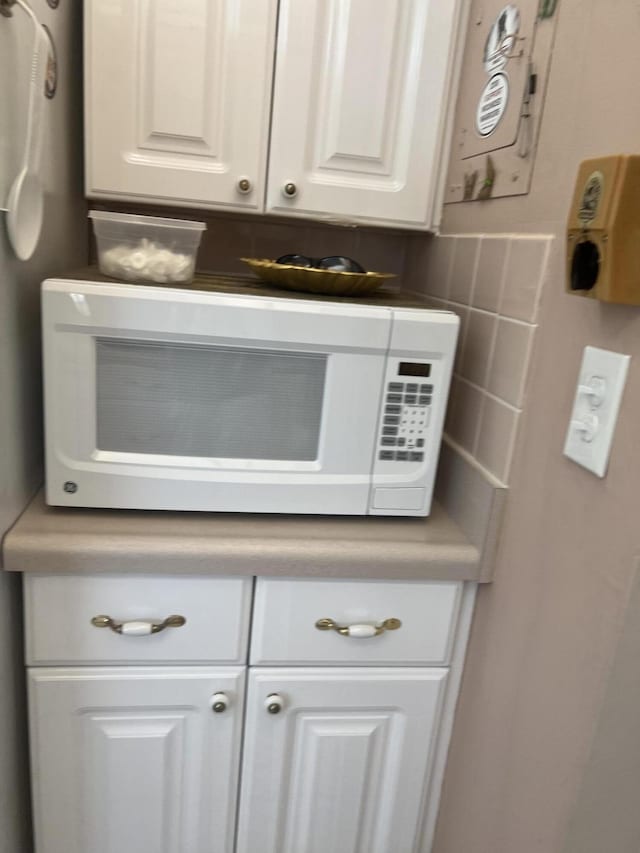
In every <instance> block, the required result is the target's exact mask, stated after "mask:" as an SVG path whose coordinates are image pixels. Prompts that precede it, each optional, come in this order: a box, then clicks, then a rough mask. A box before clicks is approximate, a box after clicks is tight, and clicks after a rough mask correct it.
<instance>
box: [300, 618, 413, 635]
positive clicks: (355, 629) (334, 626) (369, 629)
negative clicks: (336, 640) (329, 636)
mask: <svg viewBox="0 0 640 853" xmlns="http://www.w3.org/2000/svg"><path fill="white" fill-rule="evenodd" d="M401 626H402V622H401V621H400V620H399V619H385V620H384V621H383V622H380V623H379V624H378V625H367V624H362V625H338V623H337V622H334V621H333V619H318V621H317V622H316V628H317V629H318V631H337V632H338V634H342V636H343V637H356V638H357V639H363V640H366V639H367V638H368V637H378V636H379V635H380V634H384V632H385V631H397V630H398V628H400V627H401Z"/></svg>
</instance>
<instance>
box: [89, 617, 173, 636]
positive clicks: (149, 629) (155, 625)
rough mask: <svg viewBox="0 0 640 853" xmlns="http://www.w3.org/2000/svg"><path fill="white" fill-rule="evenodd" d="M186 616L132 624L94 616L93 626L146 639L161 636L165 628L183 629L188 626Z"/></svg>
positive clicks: (144, 620)
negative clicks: (153, 635) (147, 636)
mask: <svg viewBox="0 0 640 853" xmlns="http://www.w3.org/2000/svg"><path fill="white" fill-rule="evenodd" d="M186 623H187V620H186V619H185V618H184V616H167V618H166V619H163V620H162V622H150V621H149V620H148V619H140V620H134V621H131V622H116V620H115V619H112V618H111V616H94V617H93V619H92V620H91V624H92V625H93V626H94V627H95V628H111V630H112V631H115V633H116V634H127V635H129V636H134V637H136V636H137V637H144V636H146V635H148V634H159V633H160V631H164V629H165V628H181V627H182V626H183V625H186Z"/></svg>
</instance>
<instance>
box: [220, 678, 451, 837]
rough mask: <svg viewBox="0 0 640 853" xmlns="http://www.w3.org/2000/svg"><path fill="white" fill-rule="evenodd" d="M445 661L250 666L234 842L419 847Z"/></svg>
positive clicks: (443, 682) (441, 695)
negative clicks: (440, 664)
mask: <svg viewBox="0 0 640 853" xmlns="http://www.w3.org/2000/svg"><path fill="white" fill-rule="evenodd" d="M447 674H448V670H447V669H445V668H441V669H426V668H420V669H418V668H402V669H398V668H393V669H390V668H384V669H378V668H376V669H371V668H367V669H364V668H357V669H356V668H353V669H352V668H340V669H337V668H313V669H310V668H309V669H306V668H305V669H303V668H299V669H291V668H289V669H270V668H269V669H261V670H253V671H252V672H251V675H250V680H249V690H248V695H247V703H248V704H247V721H246V732H245V748H244V759H243V771H242V788H241V799H240V817H239V826H238V846H237V853H257V851H260V853H413V851H415V850H416V849H417V839H418V838H419V834H420V830H421V823H422V821H421V818H422V813H423V805H424V801H425V797H426V796H427V794H428V786H429V781H430V777H431V769H432V763H433V752H434V744H435V740H436V735H437V727H438V720H439V716H440V709H441V706H442V701H443V694H444V687H445V683H446V679H447Z"/></svg>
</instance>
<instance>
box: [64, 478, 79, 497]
mask: <svg viewBox="0 0 640 853" xmlns="http://www.w3.org/2000/svg"><path fill="white" fill-rule="evenodd" d="M62 488H63V489H64V491H65V492H68V493H69V494H70V495H73V494H75V493H76V492H77V491H78V484H77V483H74V482H73V480H67V482H66V483H65V484H64V486H63V487H62Z"/></svg>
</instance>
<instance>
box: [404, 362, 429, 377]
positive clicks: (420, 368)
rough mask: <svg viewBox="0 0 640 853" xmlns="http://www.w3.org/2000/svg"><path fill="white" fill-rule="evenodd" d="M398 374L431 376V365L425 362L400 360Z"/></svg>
mask: <svg viewBox="0 0 640 853" xmlns="http://www.w3.org/2000/svg"><path fill="white" fill-rule="evenodd" d="M398 376H431V365H430V364H428V363H426V362H415V361H401V362H400V364H399V365H398Z"/></svg>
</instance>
